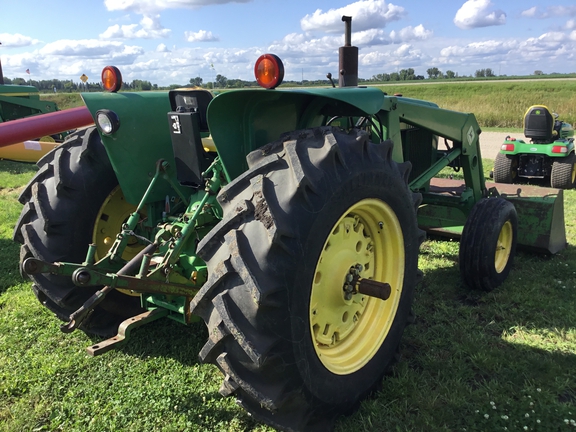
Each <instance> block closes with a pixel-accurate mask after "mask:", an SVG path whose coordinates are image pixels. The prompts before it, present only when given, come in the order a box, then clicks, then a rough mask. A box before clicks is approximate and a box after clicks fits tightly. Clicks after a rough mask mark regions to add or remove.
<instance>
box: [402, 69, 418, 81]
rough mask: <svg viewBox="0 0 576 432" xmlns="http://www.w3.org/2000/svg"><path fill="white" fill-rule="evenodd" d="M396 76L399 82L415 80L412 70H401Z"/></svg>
mask: <svg viewBox="0 0 576 432" xmlns="http://www.w3.org/2000/svg"><path fill="white" fill-rule="evenodd" d="M398 75H400V80H401V81H411V80H413V79H415V75H414V69H412V68H408V69H401V70H400V72H398Z"/></svg>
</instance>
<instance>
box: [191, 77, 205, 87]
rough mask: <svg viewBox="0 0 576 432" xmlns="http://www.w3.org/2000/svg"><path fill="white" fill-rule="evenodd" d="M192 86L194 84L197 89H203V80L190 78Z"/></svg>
mask: <svg viewBox="0 0 576 432" xmlns="http://www.w3.org/2000/svg"><path fill="white" fill-rule="evenodd" d="M190 84H192V85H193V86H196V87H201V86H202V78H200V77H196V78H190Z"/></svg>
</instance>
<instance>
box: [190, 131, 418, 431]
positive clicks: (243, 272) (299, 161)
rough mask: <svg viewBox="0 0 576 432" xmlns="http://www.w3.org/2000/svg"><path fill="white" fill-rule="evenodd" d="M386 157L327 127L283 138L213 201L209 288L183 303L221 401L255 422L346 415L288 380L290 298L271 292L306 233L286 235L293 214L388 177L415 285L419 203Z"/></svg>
mask: <svg viewBox="0 0 576 432" xmlns="http://www.w3.org/2000/svg"><path fill="white" fill-rule="evenodd" d="M336 136H337V138H336ZM392 148H393V144H392V142H391V141H387V142H385V143H382V144H373V143H370V142H369V141H368V140H367V139H366V136H363V135H362V134H358V133H351V134H349V135H347V134H346V133H344V132H341V131H339V130H337V129H336V128H332V127H324V128H316V129H310V130H304V131H295V132H291V133H288V134H285V135H284V136H283V137H282V138H281V139H280V140H278V141H276V142H274V143H271V144H268V145H267V146H264V147H263V148H261V149H258V150H256V151H254V152H252V153H250V154H249V155H248V156H247V161H248V165H249V166H250V167H251V169H249V170H248V171H247V172H245V173H243V174H242V175H241V176H239V177H238V178H237V179H235V180H234V181H233V182H231V183H230V184H229V185H228V186H227V187H226V188H224V189H223V190H222V191H221V193H220V195H219V198H218V199H219V201H220V202H221V203H222V205H223V208H224V210H225V211H224V218H223V220H222V221H221V222H220V223H219V224H218V225H217V226H216V227H215V228H214V229H213V230H212V231H211V232H210V233H209V234H208V235H207V236H206V237H205V238H204V239H203V240H202V241H201V242H200V244H199V247H198V252H197V253H198V255H199V256H200V257H201V258H203V259H204V260H205V261H206V262H207V265H208V268H209V278H208V281H207V282H206V283H205V284H204V286H203V287H202V288H201V289H200V291H199V292H198V294H197V295H196V296H195V298H194V299H193V300H192V302H191V312H192V313H194V314H196V315H199V316H201V317H202V318H203V319H204V321H205V322H206V324H207V325H208V329H209V340H208V341H207V343H206V344H205V346H204V347H203V348H202V350H201V352H200V358H201V360H203V361H207V362H211V363H214V364H216V365H217V366H218V367H219V369H220V370H221V371H222V372H223V374H224V375H225V378H224V381H223V383H222V386H221V393H222V394H224V395H231V394H234V395H235V396H236V397H237V399H238V401H239V404H240V405H242V406H243V407H245V408H246V409H247V410H248V411H249V412H250V413H251V414H252V415H253V416H254V417H256V418H257V419H259V420H261V421H264V422H265V423H268V424H270V425H272V426H274V427H276V428H278V429H280V430H290V431H292V430H293V431H300V430H306V431H314V430H318V431H326V430H330V429H331V428H332V425H333V423H334V419H335V418H336V417H337V416H338V415H340V414H342V413H343V412H347V411H349V410H350V409H351V406H350V404H346V405H345V406H344V405H340V404H336V405H332V404H329V403H326V402H322V401H320V400H318V399H316V396H314V395H313V394H311V393H310V392H309V391H308V390H305V389H304V388H303V384H302V383H301V382H300V381H299V378H296V376H295V375H294V373H295V368H296V367H297V366H296V364H297V363H298V361H299V360H298V359H296V358H294V357H293V356H294V354H293V352H292V348H291V344H290V343H287V341H290V340H291V339H290V338H291V336H290V331H291V330H290V324H289V319H290V318H289V317H288V315H287V314H286V311H287V310H288V309H289V308H287V305H288V304H289V297H290V293H289V289H287V288H286V287H285V286H282V285H279V284H278V282H276V281H278V280H280V281H282V283H283V284H284V282H283V280H284V278H286V277H289V276H288V275H287V274H285V272H287V271H288V272H289V271H290V270H289V269H290V268H291V267H290V266H289V265H288V264H287V263H289V262H298V261H299V260H300V259H301V257H302V255H303V253H304V250H302V247H303V245H302V240H299V236H301V235H302V234H301V232H302V231H303V230H305V229H306V228H303V227H300V226H297V225H296V226H295V223H294V221H293V215H292V213H293V212H294V210H292V209H293V208H298V209H300V210H298V211H299V212H304V213H306V212H308V213H311V214H314V213H317V212H319V211H321V209H322V201H323V199H326V198H325V197H324V196H323V195H324V194H326V192H325V191H326V190H332V188H333V187H334V186H332V184H334V183H338V182H340V181H341V180H343V179H346V178H351V177H350V176H351V175H352V174H351V173H354V172H355V170H356V171H358V170H372V171H373V173H374V174H369V173H368V171H367V174H365V175H366V178H374V180H375V181H376V180H378V175H379V174H378V173H382V172H389V173H390V174H387V175H390V176H394V177H396V178H400V179H401V182H402V183H403V184H404V185H405V188H406V191H404V192H402V193H405V194H406V196H407V201H408V205H407V208H408V209H409V210H407V211H410V212H412V213H413V215H414V216H413V222H414V225H413V230H412V232H411V234H410V235H413V239H414V240H411V241H408V243H409V245H408V247H410V248H413V250H415V251H416V255H414V256H413V257H412V258H411V261H413V265H414V271H413V275H411V276H410V277H409V278H410V279H412V280H413V281H414V283H415V282H416V281H417V280H419V279H420V277H421V274H422V273H421V272H419V271H418V270H417V249H418V246H419V244H420V243H421V242H422V241H423V240H424V237H425V233H424V231H422V230H419V229H418V228H417V226H416V218H415V214H416V209H417V207H418V205H419V204H420V202H421V199H422V197H421V195H420V194H411V193H410V192H409V191H408V188H407V186H406V183H407V179H408V176H409V173H410V169H411V165H410V163H404V164H400V165H398V164H396V163H394V162H393V161H392V160H391V154H392ZM366 166H367V167H368V168H366ZM275 172H276V173H278V174H277V176H280V177H274V178H275V179H276V180H274V181H272V180H271V179H270V178H269V174H270V173H275ZM326 172H328V173H330V175H331V176H332V177H333V178H331V177H326V174H325V173H326ZM279 178H281V179H282V180H281V181H280V180H278V179H279ZM348 181H350V180H348ZM280 183H281V184H282V187H278V184H280ZM382 187H384V188H385V187H387V185H382ZM294 206H296V207H294ZM298 206H299V207H298ZM266 257H267V258H266ZM286 269H288V270H286ZM290 277H291V276H290ZM408 300H409V303H408V305H407V306H404V308H405V309H406V311H405V318H404V321H405V322H403V323H400V324H399V325H400V326H401V327H402V328H403V327H405V326H406V325H407V324H408V323H409V322H411V321H413V313H412V311H411V308H410V305H411V294H410V298H409V299H408ZM408 300H407V301H408ZM397 349H398V347H397V345H396V346H395V347H394V350H393V351H394V352H393V353H392V354H391V356H390V360H389V362H388V365H387V366H388V367H385V365H382V371H381V374H382V375H383V374H384V372H385V370H386V369H387V368H389V367H390V366H391V365H392V364H393V363H394V362H395V361H396V360H397ZM300 361H301V360H300ZM382 375H380V376H376V377H373V378H372V379H373V380H374V383H373V385H372V386H371V387H370V388H367V389H365V390H364V391H363V392H362V394H359V395H358V396H357V399H355V400H356V402H355V403H354V404H353V405H354V406H356V405H357V404H358V403H359V401H360V400H361V399H363V398H365V397H367V396H368V395H369V394H370V393H371V392H372V391H375V390H376V389H377V388H378V387H379V385H380V381H381V377H382Z"/></svg>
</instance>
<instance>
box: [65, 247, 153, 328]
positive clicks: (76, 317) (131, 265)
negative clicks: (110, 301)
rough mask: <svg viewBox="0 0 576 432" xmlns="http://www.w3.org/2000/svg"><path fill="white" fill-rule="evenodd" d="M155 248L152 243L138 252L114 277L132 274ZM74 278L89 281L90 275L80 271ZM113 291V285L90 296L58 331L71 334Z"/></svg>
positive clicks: (78, 280) (79, 280)
mask: <svg viewBox="0 0 576 432" xmlns="http://www.w3.org/2000/svg"><path fill="white" fill-rule="evenodd" d="M157 248H158V243H152V244H150V245H148V246H146V247H145V248H144V249H142V250H141V251H140V252H138V254H137V255H136V256H135V257H134V258H132V259H131V260H130V261H128V263H126V265H125V266H124V267H122V268H121V269H120V270H118V272H117V273H116V275H117V276H122V275H126V274H129V273H132V272H134V271H135V270H136V269H137V268H138V267H139V266H140V263H141V261H142V259H143V257H144V255H146V254H151V253H153V252H154V251H155V250H156V249H157ZM75 276H76V277H75V279H77V282H82V281H86V277H87V278H88V280H89V279H90V275H89V274H87V273H86V272H82V271H80V272H78V273H76V274H75ZM113 289H114V284H110V285H107V286H105V287H104V288H102V289H101V290H98V291H96V292H95V293H94V294H93V295H92V297H90V298H89V299H88V300H86V302H85V303H84V304H83V305H82V306H80V309H78V310H77V311H76V312H73V313H72V314H71V315H70V317H69V321H68V322H67V323H66V324H62V325H61V326H60V330H62V332H64V333H72V332H73V331H74V330H76V329H77V328H78V327H79V326H80V325H81V324H82V322H83V321H84V320H85V319H86V318H87V317H88V316H89V315H90V314H91V313H92V311H93V310H94V308H95V307H96V306H98V304H100V302H102V300H104V298H105V297H106V295H107V294H108V293H109V292H110V291H112V290H113Z"/></svg>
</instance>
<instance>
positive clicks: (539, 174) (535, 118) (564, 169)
mask: <svg viewBox="0 0 576 432" xmlns="http://www.w3.org/2000/svg"><path fill="white" fill-rule="evenodd" d="M524 135H525V136H526V138H528V139H530V142H525V141H524V140H517V139H516V138H511V137H506V140H505V141H504V143H503V144H502V148H501V150H500V153H498V155H497V156H496V160H495V161H494V181H495V182H497V183H516V182H520V181H527V180H530V179H549V181H550V185H551V186H552V187H553V188H560V189H571V188H573V187H574V185H575V184H576V154H575V152H574V128H573V127H572V125H570V124H569V123H566V122H563V121H560V120H558V114H556V113H552V112H551V111H550V110H549V109H548V107H546V106H543V105H534V106H531V107H530V108H528V110H527V111H526V114H525V115H524Z"/></svg>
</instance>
